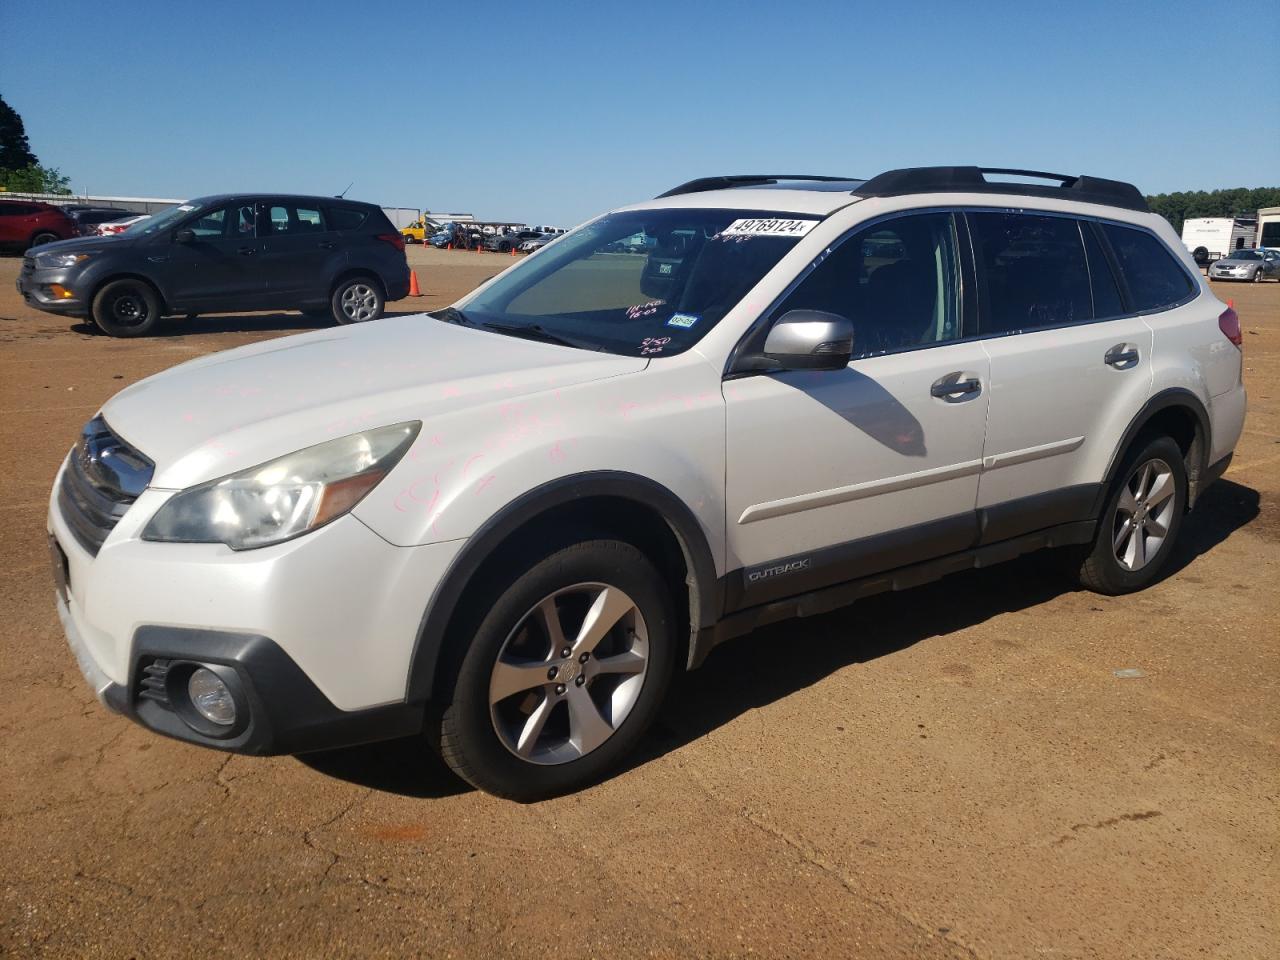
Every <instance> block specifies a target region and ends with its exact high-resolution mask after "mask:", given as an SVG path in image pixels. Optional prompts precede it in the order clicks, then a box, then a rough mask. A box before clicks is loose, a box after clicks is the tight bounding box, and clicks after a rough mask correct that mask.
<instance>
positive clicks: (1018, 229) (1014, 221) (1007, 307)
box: [968, 213, 1094, 334]
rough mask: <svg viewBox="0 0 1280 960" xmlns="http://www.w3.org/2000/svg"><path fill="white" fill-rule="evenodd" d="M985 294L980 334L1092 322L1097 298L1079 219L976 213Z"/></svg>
mask: <svg viewBox="0 0 1280 960" xmlns="http://www.w3.org/2000/svg"><path fill="white" fill-rule="evenodd" d="M968 217H969V227H970V230H971V231H972V236H973V246H974V256H975V258H976V260H977V262H978V265H979V267H980V269H981V271H982V275H983V286H984V289H985V294H984V297H983V304H982V309H981V319H980V321H979V329H980V330H981V331H982V332H983V333H988V334H990V333H1018V332H1021V331H1026V330H1037V329H1040V328H1043V327H1054V326H1061V325H1064V324H1071V323H1081V322H1084V321H1087V320H1092V319H1093V317H1094V313H1093V294H1092V291H1091V290H1090V285H1089V267H1088V264H1087V263H1086V261H1085V254H1084V244H1083V241H1082V240H1081V237H1080V228H1079V226H1078V225H1077V223H1076V221H1075V220H1072V219H1069V218H1066V217H1046V216H1038V215H1035V214H1024V213H970V214H969V215H968Z"/></svg>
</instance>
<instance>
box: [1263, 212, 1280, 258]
mask: <svg viewBox="0 0 1280 960" xmlns="http://www.w3.org/2000/svg"><path fill="white" fill-rule="evenodd" d="M1258 246H1260V247H1266V248H1267V249H1268V250H1280V207H1263V208H1262V209H1261V210H1259V211H1258Z"/></svg>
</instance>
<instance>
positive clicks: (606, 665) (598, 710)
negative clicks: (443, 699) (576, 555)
mask: <svg viewBox="0 0 1280 960" xmlns="http://www.w3.org/2000/svg"><path fill="white" fill-rule="evenodd" d="M648 669H649V634H648V630H647V628H646V626H645V622H644V617H643V616H642V615H641V613H640V609H639V607H637V606H636V603H635V601H634V600H632V599H631V597H629V596H628V595H627V594H626V593H625V592H623V591H622V590H620V589H618V588H617V587H615V586H610V585H608V584H604V583H578V584H574V585H573V586H570V587H565V588H563V589H561V590H557V591H556V592H555V593H553V594H551V595H549V596H547V597H544V598H543V599H542V600H540V601H539V602H538V603H537V604H535V605H534V607H533V608H532V609H530V610H529V611H528V612H527V613H525V615H524V616H523V617H521V618H520V621H519V622H518V623H517V624H516V627H515V629H514V630H512V631H511V633H510V634H509V635H508V636H507V639H506V641H505V642H504V643H503V645H502V649H501V650H499V651H498V657H497V660H496V661H495V662H494V665H493V670H492V672H491V674H490V678H489V714H490V717H491V719H492V722H493V728H494V731H495V732H496V733H497V734H498V738H499V739H500V740H501V741H502V744H503V746H505V747H506V748H507V749H508V750H509V751H511V752H512V753H513V754H515V755H516V756H517V757H519V758H521V759H522V760H526V761H528V762H530V763H538V764H560V763H568V762H570V761H573V760H577V759H579V758H580V757H583V756H585V755H586V754H588V753H590V752H591V751H593V750H595V749H596V748H598V747H599V746H601V745H602V744H603V743H604V742H605V741H606V740H608V739H609V738H610V737H611V736H613V734H614V733H615V732H616V731H617V729H618V728H619V727H620V726H621V725H622V723H623V721H625V720H626V719H627V716H628V715H629V714H630V713H631V710H632V708H633V707H634V706H635V704H636V700H637V698H638V697H639V695H640V690H641V688H642V687H643V686H644V682H645V676H646V674H647V673H648Z"/></svg>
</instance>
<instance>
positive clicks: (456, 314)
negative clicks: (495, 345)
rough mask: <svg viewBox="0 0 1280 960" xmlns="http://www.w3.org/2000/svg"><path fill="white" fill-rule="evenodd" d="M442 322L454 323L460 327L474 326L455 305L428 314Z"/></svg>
mask: <svg viewBox="0 0 1280 960" xmlns="http://www.w3.org/2000/svg"><path fill="white" fill-rule="evenodd" d="M430 316H433V317H435V318H436V319H437V320H440V321H442V322H444V323H456V324H457V325H458V326H460V327H474V326H475V324H474V323H472V321H471V319H470V318H469V317H468V316H467V315H466V314H465V313H463V312H462V311H461V310H459V309H458V308H457V307H445V308H444V309H443V310H436V311H434V312H433V313H431V314H430Z"/></svg>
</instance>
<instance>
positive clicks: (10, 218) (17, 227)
mask: <svg viewBox="0 0 1280 960" xmlns="http://www.w3.org/2000/svg"><path fill="white" fill-rule="evenodd" d="M79 235H80V226H79V224H77V223H76V221H75V220H73V219H71V217H69V216H68V215H67V212H66V211H65V210H63V209H62V208H61V207H59V206H55V205H54V204H52V203H38V202H36V201H34V200H2V199H0V248H3V249H5V250H10V251H19V252H20V251H22V250H26V249H29V248H31V247H40V246H44V245H45V244H46V243H53V242H54V241H56V240H69V239H71V238H72V237H77V236H79Z"/></svg>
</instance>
